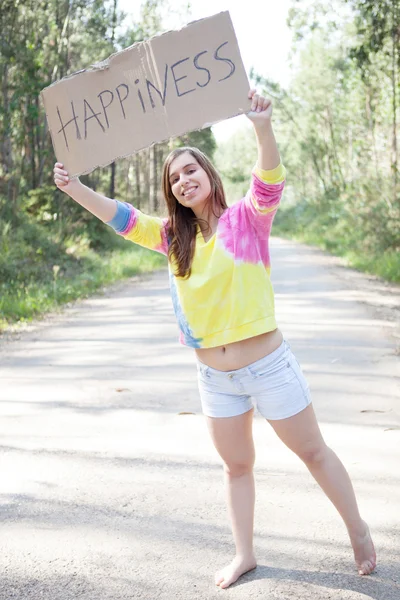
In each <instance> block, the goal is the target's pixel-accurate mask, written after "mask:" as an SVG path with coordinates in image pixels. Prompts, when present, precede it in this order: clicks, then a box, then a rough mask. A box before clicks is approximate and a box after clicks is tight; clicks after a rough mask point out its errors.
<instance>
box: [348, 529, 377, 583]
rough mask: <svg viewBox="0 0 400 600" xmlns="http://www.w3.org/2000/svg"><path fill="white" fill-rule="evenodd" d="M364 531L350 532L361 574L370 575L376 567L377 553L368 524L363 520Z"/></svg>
mask: <svg viewBox="0 0 400 600" xmlns="http://www.w3.org/2000/svg"><path fill="white" fill-rule="evenodd" d="M363 525H364V531H363V532H362V533H358V534H357V535H355V534H350V540H351V545H352V546H353V550H354V558H355V561H356V565H357V569H358V574H359V575H370V574H371V573H372V571H373V570H374V569H375V567H376V554H375V548H374V544H373V542H372V539H371V534H370V532H369V528H368V525H367V524H366V523H365V521H363Z"/></svg>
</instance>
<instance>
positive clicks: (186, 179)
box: [169, 152, 211, 217]
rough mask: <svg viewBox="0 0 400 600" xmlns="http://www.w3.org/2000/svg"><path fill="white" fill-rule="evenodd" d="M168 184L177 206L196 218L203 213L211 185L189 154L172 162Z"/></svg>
mask: <svg viewBox="0 0 400 600" xmlns="http://www.w3.org/2000/svg"><path fill="white" fill-rule="evenodd" d="M169 183H170V186H171V190H172V193H173V195H174V196H175V198H176V199H177V201H178V202H179V204H182V205H183V206H186V207H188V208H191V209H192V210H193V212H194V213H195V215H196V216H197V217H198V216H200V215H201V214H202V213H203V211H204V208H205V207H206V205H207V201H208V198H209V196H210V193H211V183H210V180H209V178H208V175H207V173H206V172H205V170H204V169H203V168H202V167H201V166H200V165H199V163H198V162H197V160H196V159H195V158H194V156H192V155H191V154H190V152H184V153H183V154H180V155H179V156H177V157H176V158H175V159H174V160H173V161H172V163H171V164H170V166H169Z"/></svg>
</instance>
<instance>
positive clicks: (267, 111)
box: [246, 89, 272, 126]
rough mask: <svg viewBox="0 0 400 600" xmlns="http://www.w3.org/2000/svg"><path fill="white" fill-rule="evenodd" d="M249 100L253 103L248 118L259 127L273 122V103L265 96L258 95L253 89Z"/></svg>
mask: <svg viewBox="0 0 400 600" xmlns="http://www.w3.org/2000/svg"><path fill="white" fill-rule="evenodd" d="M249 98H250V100H251V101H252V102H251V109H250V112H249V113H247V114H246V116H247V117H248V118H249V119H250V121H252V123H253V124H254V125H255V126H257V125H262V124H263V123H266V122H267V121H270V120H271V117H272V102H271V100H269V99H268V98H264V96H260V94H257V90H255V89H253V90H250V91H249Z"/></svg>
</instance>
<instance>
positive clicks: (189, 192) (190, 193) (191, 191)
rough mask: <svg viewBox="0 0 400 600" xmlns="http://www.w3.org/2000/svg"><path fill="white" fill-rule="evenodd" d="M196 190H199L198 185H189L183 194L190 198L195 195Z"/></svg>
mask: <svg viewBox="0 0 400 600" xmlns="http://www.w3.org/2000/svg"><path fill="white" fill-rule="evenodd" d="M196 190H197V185H195V186H191V187H188V188H187V189H186V190H184V192H183V194H182V195H183V196H184V197H185V198H190V197H191V196H193V194H194V192H195V191H196Z"/></svg>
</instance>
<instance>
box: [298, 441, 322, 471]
mask: <svg viewBox="0 0 400 600" xmlns="http://www.w3.org/2000/svg"><path fill="white" fill-rule="evenodd" d="M328 452H329V448H328V446H327V445H326V444H325V443H324V442H321V443H319V444H316V445H312V446H304V447H303V448H299V450H297V451H296V454H297V456H298V457H299V458H301V460H302V461H303V462H304V463H305V464H306V465H307V466H318V465H321V464H323V463H324V462H325V460H326V458H327V454H328Z"/></svg>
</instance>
